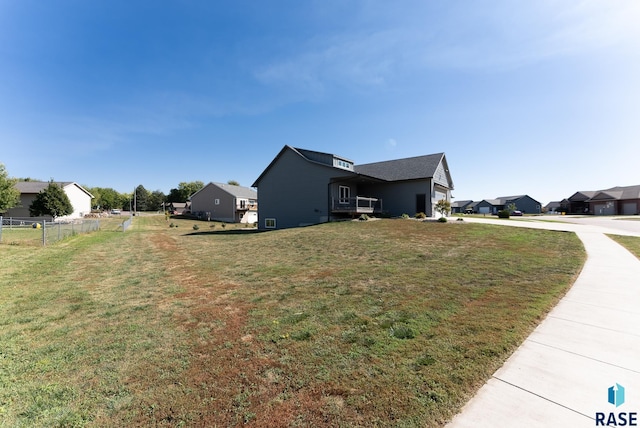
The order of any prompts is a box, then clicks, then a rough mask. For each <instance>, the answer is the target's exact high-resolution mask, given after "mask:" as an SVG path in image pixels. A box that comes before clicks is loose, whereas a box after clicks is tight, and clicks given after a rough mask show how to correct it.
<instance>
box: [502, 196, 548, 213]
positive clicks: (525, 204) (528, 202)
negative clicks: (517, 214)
mask: <svg viewBox="0 0 640 428" xmlns="http://www.w3.org/2000/svg"><path fill="white" fill-rule="evenodd" d="M514 203H515V204H516V207H517V209H518V210H519V211H522V212H523V213H527V214H540V212H541V210H542V206H541V204H540V202H538V201H536V200H535V199H533V198H532V197H530V196H523V197H522V198H520V199H518V200H517V201H514ZM507 205H508V204H507Z"/></svg>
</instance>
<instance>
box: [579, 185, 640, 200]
mask: <svg viewBox="0 0 640 428" xmlns="http://www.w3.org/2000/svg"><path fill="white" fill-rule="evenodd" d="M623 199H640V185H635V186H616V187H611V188H609V189H603V190H586V191H579V192H576V193H574V194H573V195H571V196H570V197H569V201H572V202H586V201H592V200H596V201H606V200H623Z"/></svg>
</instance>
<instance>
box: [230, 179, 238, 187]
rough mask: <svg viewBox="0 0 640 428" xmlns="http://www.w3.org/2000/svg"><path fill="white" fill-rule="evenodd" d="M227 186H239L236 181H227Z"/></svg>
mask: <svg viewBox="0 0 640 428" xmlns="http://www.w3.org/2000/svg"><path fill="white" fill-rule="evenodd" d="M227 184H230V185H232V186H239V185H240V183H238V182H237V181H236V180H229V181H227Z"/></svg>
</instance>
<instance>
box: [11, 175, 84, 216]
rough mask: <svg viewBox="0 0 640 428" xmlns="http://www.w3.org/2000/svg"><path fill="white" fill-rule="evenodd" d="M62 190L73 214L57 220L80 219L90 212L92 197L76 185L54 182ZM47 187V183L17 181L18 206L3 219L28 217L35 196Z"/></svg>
mask: <svg viewBox="0 0 640 428" xmlns="http://www.w3.org/2000/svg"><path fill="white" fill-rule="evenodd" d="M54 184H57V185H58V186H60V187H61V188H62V190H64V192H65V193H66V194H67V197H68V198H69V201H70V202H71V206H72V207H73V213H71V214H70V215H68V216H61V217H58V218H57V220H69V219H74V218H82V217H84V216H85V214H89V213H90V212H91V199H93V195H92V194H91V193H89V192H88V191H87V190H86V189H84V188H83V187H82V186H80V185H79V184H78V183H74V182H72V181H66V182H54ZM47 186H49V182H48V181H19V182H17V183H16V186H15V187H16V188H17V189H18V190H19V191H20V204H19V206H17V207H14V208H11V209H9V210H8V211H7V212H6V213H5V214H4V216H5V217H30V216H31V214H30V213H29V207H30V206H31V204H32V203H33V201H34V200H35V198H36V195H38V193H40V192H41V191H43V190H44V189H46V188H47Z"/></svg>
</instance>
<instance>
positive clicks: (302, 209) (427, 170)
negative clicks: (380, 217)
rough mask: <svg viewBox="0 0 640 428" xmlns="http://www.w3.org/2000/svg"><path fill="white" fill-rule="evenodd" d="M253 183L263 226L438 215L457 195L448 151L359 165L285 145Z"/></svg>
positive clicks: (292, 225) (279, 226)
mask: <svg viewBox="0 0 640 428" xmlns="http://www.w3.org/2000/svg"><path fill="white" fill-rule="evenodd" d="M253 187H257V188H258V192H259V194H260V210H259V212H258V215H259V223H258V224H259V228H261V229H283V228H289V227H298V226H306V225H312V224H318V223H324V222H327V221H331V220H334V219H339V218H349V217H354V216H357V215H361V214H384V215H389V216H401V215H402V214H409V215H413V214H415V213H419V212H424V213H425V214H426V215H427V216H430V217H431V216H433V215H435V210H434V209H433V206H434V205H435V204H436V203H437V201H438V200H440V199H446V200H448V201H450V200H451V190H452V189H453V181H452V180H451V174H450V173H449V167H448V165H447V160H446V158H445V155H444V153H437V154H433V155H427V156H418V157H413V158H405V159H397V160H391V161H385V162H376V163H370V164H363V165H355V164H354V162H353V161H351V160H349V159H346V158H344V157H341V156H336V155H333V154H329V153H322V152H316V151H312V150H306V149H300V148H294V147H291V146H284V147H283V148H282V150H280V152H279V153H278V155H277V156H276V157H275V158H274V159H273V161H271V163H270V164H269V165H268V166H267V168H266V169H265V170H264V171H263V172H262V174H261V175H260V177H258V179H257V180H256V181H255V183H254V184H253Z"/></svg>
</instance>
